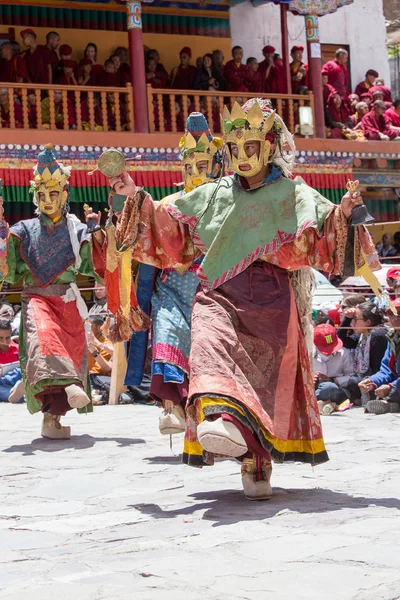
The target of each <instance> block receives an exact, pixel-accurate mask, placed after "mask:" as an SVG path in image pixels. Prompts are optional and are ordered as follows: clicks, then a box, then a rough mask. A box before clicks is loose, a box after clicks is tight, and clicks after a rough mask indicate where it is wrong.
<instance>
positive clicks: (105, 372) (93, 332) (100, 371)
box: [87, 314, 113, 404]
mask: <svg viewBox="0 0 400 600" xmlns="http://www.w3.org/2000/svg"><path fill="white" fill-rule="evenodd" d="M105 321H106V319H105V317H104V315H100V314H95V315H89V317H88V320H87V323H88V324H90V330H89V331H88V332H87V343H88V350H89V374H90V385H91V387H92V390H93V391H95V392H97V394H94V398H93V403H94V404H103V403H106V402H108V396H109V392H110V382H111V367H112V362H111V357H112V355H113V345H112V343H111V342H110V340H108V339H107V337H106V336H105V334H104V331H103V329H104V325H105ZM96 396H100V398H98V397H96Z"/></svg>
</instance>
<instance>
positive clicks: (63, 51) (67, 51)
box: [54, 44, 80, 81]
mask: <svg viewBox="0 0 400 600" xmlns="http://www.w3.org/2000/svg"><path fill="white" fill-rule="evenodd" d="M64 60H72V48H71V46H68V44H63V45H62V46H60V60H59V61H58V64H57V67H56V72H55V75H54V81H56V80H57V79H58V78H59V77H61V76H62V75H63V72H64V70H63V66H62V63H63V61H64ZM73 63H74V75H75V79H76V80H77V79H78V75H79V71H80V69H78V65H77V64H76V62H75V61H73Z"/></svg>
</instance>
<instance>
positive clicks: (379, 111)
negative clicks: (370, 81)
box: [361, 100, 398, 141]
mask: <svg viewBox="0 0 400 600" xmlns="http://www.w3.org/2000/svg"><path fill="white" fill-rule="evenodd" d="M385 111H386V105H385V103H384V101H383V100H376V101H375V102H374V104H373V106H372V110H370V111H369V112H368V114H366V115H365V116H364V117H363V118H362V120H361V129H362V131H363V132H364V135H365V137H366V138H367V140H383V141H388V140H394V138H396V137H397V135H398V132H397V131H396V130H395V129H393V128H392V127H391V124H390V121H389V118H388V117H387V116H386V114H385Z"/></svg>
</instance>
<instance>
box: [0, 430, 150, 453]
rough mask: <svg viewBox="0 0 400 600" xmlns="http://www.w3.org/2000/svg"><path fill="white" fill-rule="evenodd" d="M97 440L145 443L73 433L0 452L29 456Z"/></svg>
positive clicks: (81, 446) (84, 447) (82, 447)
mask: <svg viewBox="0 0 400 600" xmlns="http://www.w3.org/2000/svg"><path fill="white" fill-rule="evenodd" d="M98 442H117V444H118V446H119V447H120V448H124V447H126V446H133V445H135V444H145V443H146V442H145V440H142V439H141V438H124V437H93V436H91V435H88V434H84V435H73V436H72V437H71V439H70V440H47V439H44V438H37V439H35V440H32V442H31V443H30V444H21V445H20V446H10V447H9V448H4V450H2V452H18V453H20V454H23V455H24V456H30V455H32V454H36V452H59V451H60V450H66V449H76V450H78V449H79V450H87V449H88V448H93V446H94V445H95V444H96V443H98Z"/></svg>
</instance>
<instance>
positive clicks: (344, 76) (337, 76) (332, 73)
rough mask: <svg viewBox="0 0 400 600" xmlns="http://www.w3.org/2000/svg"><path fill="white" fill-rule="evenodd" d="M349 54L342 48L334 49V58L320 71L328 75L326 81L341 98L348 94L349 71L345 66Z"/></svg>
mask: <svg viewBox="0 0 400 600" xmlns="http://www.w3.org/2000/svg"><path fill="white" fill-rule="evenodd" d="M348 58H349V54H348V52H347V50H344V48H339V49H338V50H336V58H335V60H330V61H328V62H327V63H325V64H324V66H323V67H322V73H326V74H327V75H328V83H329V84H330V85H332V86H333V87H334V88H335V90H336V91H337V92H338V93H339V94H340V95H341V97H342V98H343V100H345V99H346V98H347V96H348V95H349V72H348V70H347V67H346V63H347V61H348Z"/></svg>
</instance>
